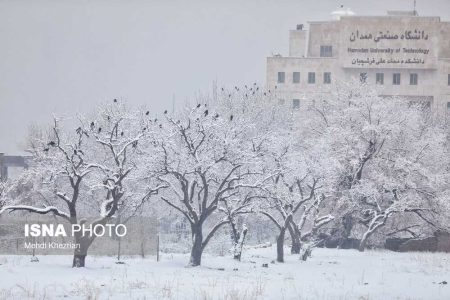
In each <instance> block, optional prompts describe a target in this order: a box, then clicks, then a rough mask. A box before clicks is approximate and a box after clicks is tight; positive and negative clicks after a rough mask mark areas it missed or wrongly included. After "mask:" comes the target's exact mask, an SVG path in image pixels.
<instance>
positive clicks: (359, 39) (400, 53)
mask: <svg viewBox="0 0 450 300" xmlns="http://www.w3.org/2000/svg"><path fill="white" fill-rule="evenodd" d="M430 19H431V20H433V18H430ZM379 20H380V19H379V18H378V19H377V20H376V21H375V20H373V21H372V20H371V19H370V18H369V19H367V18H366V19H365V20H360V19H358V18H352V19H346V20H343V22H342V26H343V28H342V30H341V37H340V42H341V43H340V45H341V47H340V51H341V52H340V55H341V57H342V62H343V64H344V67H346V68H397V69H398V68H407V69H434V68H436V60H437V58H436V33H435V30H436V27H435V26H433V25H434V23H433V22H431V23H428V22H423V21H417V19H415V18H413V17H409V18H404V22H401V25H400V26H399V25H398V22H396V23H395V24H394V23H393V22H392V21H390V19H389V18H386V20H385V22H380V21H379Z"/></svg>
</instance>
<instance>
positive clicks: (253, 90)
mask: <svg viewBox="0 0 450 300" xmlns="http://www.w3.org/2000/svg"><path fill="white" fill-rule="evenodd" d="M244 89H245V91H246V93H245V94H244V97H245V98H248V96H249V93H251V94H252V95H255V94H256V92H258V91H259V87H258V86H257V85H256V83H254V84H253V86H252V87H249V86H247V85H245V86H244ZM275 89H277V87H276V86H275ZM221 90H222V92H225V89H224V88H223V87H222V88H221ZM234 90H236V92H239V91H240V88H239V87H237V86H235V87H234ZM270 93H271V91H270V90H267V92H263V95H264V96H267V94H270ZM231 96H232V94H231V93H229V94H228V97H229V98H231ZM113 102H114V103H118V100H117V99H114V100H113ZM201 106H202V105H201V104H200V103H199V104H197V106H196V109H199V108H200V107H201ZM204 106H205V108H206V106H207V105H206V104H204ZM167 113H168V111H167V110H164V115H167ZM145 115H146V116H149V115H150V111H148V110H147V111H146V112H145ZM208 115H209V110H208V109H207V108H206V109H205V110H204V112H203V116H204V117H207V116H208ZM212 118H213V120H217V119H218V118H219V114H218V113H216V114H215V115H214V116H213V117H212ZM107 119H108V121H111V117H110V116H107ZM233 119H234V116H233V115H230V117H229V120H230V121H233ZM197 120H199V119H198V118H197ZM153 121H154V123H157V122H158V119H157V118H155V119H154V120H153ZM150 122H152V120H150ZM177 123H179V121H178V122H177ZM89 127H90V130H91V132H94V131H95V122H94V121H92V122H91V123H90V126H89ZM159 128H162V124H159ZM142 130H143V131H146V130H147V127H144V128H143V129H142ZM96 131H97V133H98V134H100V133H101V132H102V127H100V126H99V127H98V128H97V130H96ZM76 132H77V134H85V135H86V136H87V137H89V134H88V133H87V132H86V131H84V130H82V128H81V127H78V128H77V129H76ZM124 135H125V133H124V132H123V131H121V132H120V136H121V137H123V136H124ZM56 146H57V145H56V143H55V142H54V141H50V142H48V143H47V146H46V147H45V148H44V152H48V151H49V150H50V147H56ZM132 146H133V147H134V148H135V147H136V146H137V141H134V142H133V143H132ZM74 154H75V155H78V154H84V153H83V151H82V150H80V149H75V150H74Z"/></svg>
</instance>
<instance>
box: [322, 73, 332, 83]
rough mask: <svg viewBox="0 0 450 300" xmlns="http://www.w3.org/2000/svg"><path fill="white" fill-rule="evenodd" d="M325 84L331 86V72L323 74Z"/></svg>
mask: <svg viewBox="0 0 450 300" xmlns="http://www.w3.org/2000/svg"><path fill="white" fill-rule="evenodd" d="M323 83H324V84H330V83H331V73H330V72H325V73H323Z"/></svg>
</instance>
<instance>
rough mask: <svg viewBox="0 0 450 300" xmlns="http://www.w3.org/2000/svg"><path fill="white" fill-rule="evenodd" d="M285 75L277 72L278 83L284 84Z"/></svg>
mask: <svg viewBox="0 0 450 300" xmlns="http://www.w3.org/2000/svg"><path fill="white" fill-rule="evenodd" d="M284 78H285V74H284V72H278V83H284Z"/></svg>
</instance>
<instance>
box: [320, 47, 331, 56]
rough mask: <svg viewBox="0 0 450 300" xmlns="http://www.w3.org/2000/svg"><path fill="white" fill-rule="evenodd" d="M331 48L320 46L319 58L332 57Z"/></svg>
mask: <svg viewBox="0 0 450 300" xmlns="http://www.w3.org/2000/svg"><path fill="white" fill-rule="evenodd" d="M332 56H333V47H332V46H320V57H332Z"/></svg>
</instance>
